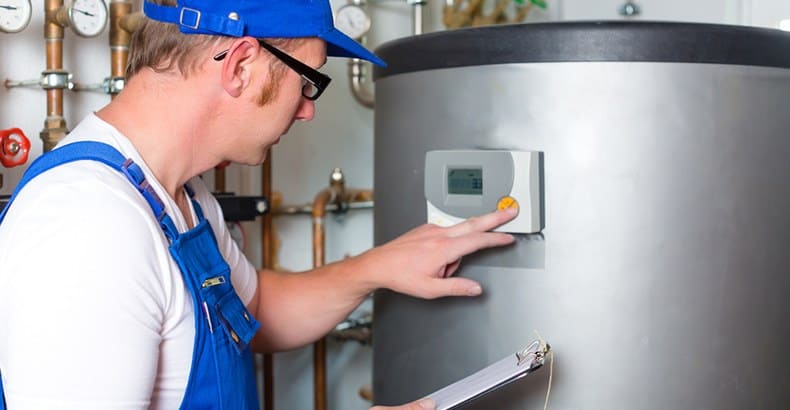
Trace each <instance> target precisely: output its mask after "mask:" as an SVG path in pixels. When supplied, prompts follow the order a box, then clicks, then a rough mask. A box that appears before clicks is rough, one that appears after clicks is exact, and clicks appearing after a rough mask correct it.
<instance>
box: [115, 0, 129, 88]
mask: <svg viewBox="0 0 790 410" xmlns="http://www.w3.org/2000/svg"><path fill="white" fill-rule="evenodd" d="M131 13H132V2H131V1H129V0H111V1H110V78H111V79H112V78H122V77H124V76H125V75H126V63H127V62H128V60H129V43H130V42H131V40H132V33H131V31H130V30H127V29H126V28H124V26H123V25H121V21H123V19H124V18H125V17H126V16H128V15H130V14H131ZM115 95H116V94H115V93H111V94H110V98H115Z"/></svg>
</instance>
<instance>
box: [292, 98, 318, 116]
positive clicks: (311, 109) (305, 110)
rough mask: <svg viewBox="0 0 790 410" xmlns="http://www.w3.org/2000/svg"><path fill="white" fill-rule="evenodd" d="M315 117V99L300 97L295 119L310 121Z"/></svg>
mask: <svg viewBox="0 0 790 410" xmlns="http://www.w3.org/2000/svg"><path fill="white" fill-rule="evenodd" d="M313 117H315V101H313V100H308V99H307V98H304V97H303V98H302V103H301V105H299V109H298V110H297V111H296V116H295V119H297V120H299V121H310V120H312V119H313Z"/></svg>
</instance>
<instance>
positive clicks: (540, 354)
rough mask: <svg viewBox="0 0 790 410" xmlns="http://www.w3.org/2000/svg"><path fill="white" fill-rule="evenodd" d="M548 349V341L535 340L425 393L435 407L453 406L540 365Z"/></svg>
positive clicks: (439, 409) (445, 408) (439, 408)
mask: <svg viewBox="0 0 790 410" xmlns="http://www.w3.org/2000/svg"><path fill="white" fill-rule="evenodd" d="M548 350H549V347H548V345H546V344H543V343H541V342H540V341H537V340H536V341H534V342H532V343H531V344H530V345H529V346H528V347H527V348H525V349H524V350H521V351H518V352H516V353H515V354H511V355H508V356H507V357H505V358H504V359H502V360H499V361H497V362H495V363H493V364H492V365H490V366H488V367H486V368H484V369H482V370H480V371H478V372H476V373H473V374H471V375H469V376H468V377H465V378H463V379H461V380H459V381H457V382H455V383H453V384H451V385H449V386H447V387H444V388H442V389H440V390H437V391H435V392H433V393H431V394H429V395H428V396H427V397H430V398H432V399H433V400H434V401H435V402H436V410H447V409H453V408H456V407H458V406H459V405H461V404H463V403H466V402H468V401H470V400H472V399H474V398H477V397H480V396H482V395H484V394H486V393H489V392H491V391H494V390H496V389H498V388H500V387H502V386H504V385H506V384H508V383H510V382H512V381H514V380H517V379H520V378H522V377H524V376H526V375H527V374H528V373H530V372H532V371H534V370H536V369H538V368H540V367H541V366H542V365H543V362H544V360H545V358H546V353H548Z"/></svg>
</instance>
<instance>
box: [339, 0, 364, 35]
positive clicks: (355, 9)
mask: <svg viewBox="0 0 790 410" xmlns="http://www.w3.org/2000/svg"><path fill="white" fill-rule="evenodd" d="M335 26H337V28H338V29H339V30H340V31H342V32H343V33H345V34H346V35H347V36H349V37H351V38H353V39H354V40H359V39H360V38H362V36H364V35H365V34H367V32H368V30H370V16H368V13H367V12H365V9H363V8H362V7H360V6H358V5H356V4H346V5H345V6H343V7H341V8H339V9H338V10H337V13H335Z"/></svg>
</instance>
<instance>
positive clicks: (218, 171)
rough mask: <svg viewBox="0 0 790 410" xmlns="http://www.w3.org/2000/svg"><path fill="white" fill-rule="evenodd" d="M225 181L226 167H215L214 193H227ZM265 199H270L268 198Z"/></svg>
mask: <svg viewBox="0 0 790 410" xmlns="http://www.w3.org/2000/svg"><path fill="white" fill-rule="evenodd" d="M225 179H226V177H225V167H224V166H222V165H217V166H216V167H214V192H217V193H222V192H225ZM264 197H265V198H268V196H264Z"/></svg>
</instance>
